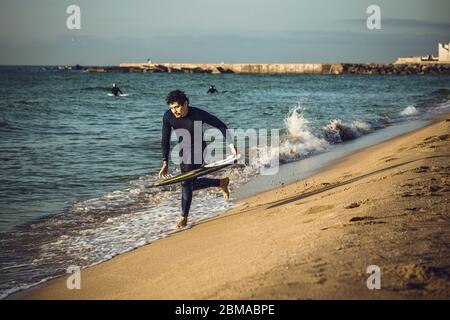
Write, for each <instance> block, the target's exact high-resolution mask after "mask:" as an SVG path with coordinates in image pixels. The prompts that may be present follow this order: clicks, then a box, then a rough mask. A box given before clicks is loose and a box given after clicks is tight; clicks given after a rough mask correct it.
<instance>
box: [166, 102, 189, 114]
mask: <svg viewBox="0 0 450 320" xmlns="http://www.w3.org/2000/svg"><path fill="white" fill-rule="evenodd" d="M169 107H170V111H172V113H173V115H174V116H175V117H176V118H182V117H184V116H186V114H187V111H188V102H187V101H186V102H185V103H184V104H183V105H181V104H180V103H179V102H178V101H175V102H172V103H171V104H170V105H169Z"/></svg>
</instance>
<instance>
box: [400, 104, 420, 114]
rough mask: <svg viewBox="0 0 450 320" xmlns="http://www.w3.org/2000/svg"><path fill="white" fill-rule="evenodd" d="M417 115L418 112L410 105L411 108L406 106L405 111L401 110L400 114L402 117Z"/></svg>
mask: <svg viewBox="0 0 450 320" xmlns="http://www.w3.org/2000/svg"><path fill="white" fill-rule="evenodd" d="M418 113H419V111H417V109H416V107H414V106H413V105H411V106H407V107H406V108H405V109H403V110H402V111H401V112H400V115H401V116H403V117H410V116H415V115H417V114H418Z"/></svg>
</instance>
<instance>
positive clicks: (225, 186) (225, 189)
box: [220, 177, 230, 200]
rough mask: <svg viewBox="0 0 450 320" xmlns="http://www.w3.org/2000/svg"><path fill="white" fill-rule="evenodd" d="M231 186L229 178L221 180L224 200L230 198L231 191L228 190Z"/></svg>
mask: <svg viewBox="0 0 450 320" xmlns="http://www.w3.org/2000/svg"><path fill="white" fill-rule="evenodd" d="M229 184H230V179H229V178H228V177H227V178H223V179H220V188H221V189H222V192H223V198H224V199H225V200H228V199H229V198H230V189H228V185H229Z"/></svg>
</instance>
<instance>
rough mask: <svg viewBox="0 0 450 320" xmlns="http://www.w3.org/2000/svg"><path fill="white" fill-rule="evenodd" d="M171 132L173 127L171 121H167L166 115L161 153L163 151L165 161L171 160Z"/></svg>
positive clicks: (165, 116)
mask: <svg viewBox="0 0 450 320" xmlns="http://www.w3.org/2000/svg"><path fill="white" fill-rule="evenodd" d="M171 130H172V127H171V125H170V122H169V119H167V114H164V117H163V126H162V139H161V151H162V158H163V161H168V160H169V148H170V133H171Z"/></svg>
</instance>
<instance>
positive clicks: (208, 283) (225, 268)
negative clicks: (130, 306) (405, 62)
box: [7, 114, 450, 299]
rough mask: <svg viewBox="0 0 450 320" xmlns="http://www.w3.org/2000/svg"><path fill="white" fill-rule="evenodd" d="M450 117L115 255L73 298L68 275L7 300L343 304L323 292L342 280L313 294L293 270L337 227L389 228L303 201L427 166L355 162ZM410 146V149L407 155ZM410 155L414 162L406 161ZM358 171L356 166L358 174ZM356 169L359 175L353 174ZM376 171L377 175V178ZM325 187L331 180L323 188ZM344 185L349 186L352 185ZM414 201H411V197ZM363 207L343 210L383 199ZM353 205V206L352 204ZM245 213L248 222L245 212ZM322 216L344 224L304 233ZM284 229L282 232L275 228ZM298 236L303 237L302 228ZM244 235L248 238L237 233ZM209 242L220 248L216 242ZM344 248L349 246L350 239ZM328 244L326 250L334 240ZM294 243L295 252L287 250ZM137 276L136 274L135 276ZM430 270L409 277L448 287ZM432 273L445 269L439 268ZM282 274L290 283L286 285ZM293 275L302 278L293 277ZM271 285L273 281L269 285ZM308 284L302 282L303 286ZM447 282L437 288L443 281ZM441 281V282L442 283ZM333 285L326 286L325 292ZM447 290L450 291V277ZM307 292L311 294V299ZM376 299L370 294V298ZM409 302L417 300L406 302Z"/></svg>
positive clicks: (91, 271)
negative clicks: (325, 300) (269, 300)
mask: <svg viewBox="0 0 450 320" xmlns="http://www.w3.org/2000/svg"><path fill="white" fill-rule="evenodd" d="M449 116H450V114H444V115H440V116H438V117H437V119H435V121H433V122H432V123H431V124H428V125H425V126H424V127H421V128H419V129H417V130H414V131H412V132H408V133H404V134H401V135H400V136H396V137H393V138H390V139H388V140H386V141H384V142H381V143H378V144H375V145H371V146H368V147H365V148H363V149H362V150H358V151H355V152H353V153H351V154H349V155H346V156H345V157H344V158H342V159H338V160H337V161H334V162H333V163H332V164H331V165H329V166H326V167H325V168H322V169H320V171H319V172H317V173H315V174H314V175H313V176H310V177H308V178H306V179H304V180H300V181H296V182H293V183H290V184H286V185H284V186H282V187H278V188H276V189H272V190H270V191H265V192H262V193H258V194H256V195H253V196H250V197H246V198H244V199H238V200H237V201H236V205H237V206H235V207H234V208H232V209H231V210H228V211H227V212H225V213H224V214H221V215H219V216H216V217H213V218H209V219H206V220H203V221H201V222H198V223H196V224H194V225H193V226H192V227H191V229H188V230H185V231H183V232H178V233H176V234H173V235H172V236H171V237H168V238H164V239H161V240H157V241H155V242H152V243H150V244H148V245H145V246H143V247H139V248H138V249H135V250H133V251H130V252H127V253H124V254H121V255H119V256H116V257H114V258H113V259H111V260H108V261H106V262H103V263H100V264H98V265H95V266H92V267H90V268H86V269H83V270H82V272H81V274H82V289H81V290H67V289H66V287H65V280H66V277H65V276H62V277H59V278H56V279H53V280H50V281H48V282H46V283H44V284H40V285H37V286H35V287H33V288H30V289H28V290H25V291H21V292H18V293H15V294H12V295H11V296H9V297H7V299H54V298H57V299H84V298H87V299H110V298H113V299H114V298H119V299H125V298H131V299H136V298H137V299H141V298H147V299H205V298H206V299H208V298H218V299H222V298H228V299H229V298H232V299H234V298H241V299H248V298H263V299H265V298H275V299H278V298H288V299H291V298H295V299H297V298H310V297H312V298H333V297H334V298H339V296H334V295H333V292H334V291H333V290H325V289H324V288H325V287H327V286H329V285H330V283H332V282H333V280H331V279H330V278H332V277H326V276H320V277H318V279H315V280H314V281H313V284H315V285H314V286H312V284H311V283H303V282H305V281H306V280H305V278H304V277H303V278H302V277H300V276H299V274H298V271H292V274H291V272H287V271H283V270H289V269H292V268H293V266H297V265H298V266H300V265H304V264H305V263H303V264H302V263H301V262H302V261H303V262H304V260H306V261H308V262H307V263H306V265H309V266H310V267H311V265H313V264H314V263H315V262H314V261H313V260H314V259H313V260H311V261H309V259H307V257H309V256H314V254H313V252H309V255H308V254H307V253H308V252H303V251H305V250H306V251H307V248H309V249H313V248H311V244H310V243H311V240H315V241H318V240H320V239H321V236H320V235H318V234H320V232H318V231H327V230H330V229H331V230H334V229H335V228H337V229H339V228H338V227H335V226H336V225H337V226H339V227H342V226H341V225H343V226H352V227H353V226H356V227H358V226H360V227H361V226H377V227H383V225H384V224H385V223H378V222H377V218H376V217H373V218H370V219H366V218H367V217H371V216H370V215H368V214H367V212H364V215H362V216H355V217H351V218H350V219H349V220H348V219H347V220H348V221H347V220H345V222H342V221H340V222H339V221H338V220H339V217H340V214H336V213H334V214H333V213H330V211H331V210H334V209H335V208H336V205H334V203H335V202H339V201H341V200H342V199H341V198H340V197H337V196H334V197H337V198H336V199H334V200H333V201H328V202H327V201H326V200H327V199H325V201H323V200H321V199H322V198H324V197H325V198H326V197H330V198H333V194H331V195H329V196H325V195H324V196H322V198H320V199H314V201H312V200H311V201H309V202H308V201H306V203H303V202H301V203H298V202H299V201H301V200H303V199H305V198H308V197H312V196H315V195H320V194H321V193H327V192H328V191H330V190H331V191H332V190H333V189H335V188H337V189H342V187H343V186H347V187H346V188H349V187H348V186H351V185H352V184H355V183H358V181H359V180H360V179H368V178H366V177H369V178H370V177H371V176H372V175H373V176H377V175H378V174H382V172H383V171H381V173H371V171H374V170H370V169H376V168H377V167H379V166H380V163H381V164H383V165H385V164H386V163H389V164H393V165H395V164H396V163H397V162H399V160H408V161H411V162H408V161H404V164H403V165H399V167H402V166H414V165H416V162H420V161H421V160H420V159H417V158H416V159H415V158H414V155H411V154H409V155H408V154H405V152H404V151H399V152H396V153H395V152H394V155H396V156H392V157H391V158H389V159H384V160H383V159H377V161H378V162H380V160H381V162H380V163H378V162H377V161H370V160H368V159H365V157H363V158H364V159H363V160H362V161H361V160H360V161H359V162H362V165H361V163H359V164H358V165H356V164H355V163H356V162H357V161H355V160H356V159H355V158H360V157H362V156H363V155H368V154H369V155H371V156H373V155H374V154H379V153H380V151H383V150H384V151H386V150H385V149H388V150H391V149H392V145H397V144H399V143H400V142H401V143H406V142H408V143H409V144H410V145H414V144H415V142H411V141H409V140H411V139H412V138H411V137H412V136H421V135H424V134H425V135H427V134H428V133H427V131H432V130H435V131H436V130H441V131H442V130H444V131H446V133H448V126H449V122H448V121H447V122H446V121H445V119H447V118H448V117H449ZM425 138H426V137H425ZM447 138H448V137H447ZM424 143H425V142H424ZM442 143H444V147H443V148H444V150H446V151H448V141H447V140H445V139H444V140H442ZM412 147H414V146H412ZM401 148H402V147H400V148H398V149H401ZM435 151H436V150H432V151H429V150H427V152H435ZM382 153H383V152H382ZM383 154H384V153H383ZM400 155H402V157H400ZM397 156H398V157H397ZM408 157H409V159H407V158H408ZM411 157H412V158H411ZM381 158H382V157H381ZM390 159H392V160H390ZM430 159H435V160H429V161H437V162H439V161H442V159H440V158H430ZM388 160H389V161H388ZM423 161H425V160H423ZM427 161H428V160H427ZM444 161H445V159H444ZM355 166H356V167H357V168H355ZM428 167H431V166H428ZM395 168H396V167H395V166H394V167H393V168H391V169H389V170H395ZM382 169H383V168H382ZM446 169H447V168H444V169H443V170H444V171H445V170H446ZM383 170H384V169H383ZM386 170H387V169H386ZM389 170H388V171H389ZM352 171H355V172H353V173H351V172H352ZM400 171H401V170H400ZM375 172H377V171H376V170H375ZM405 172H406V171H405ZM355 173H360V175H359V176H361V177H364V178H360V177H358V175H356V174H355ZM343 174H344V175H343ZM397 175H401V174H397ZM355 176H356V177H355ZM343 177H347V180H351V181H345V179H344V181H342V178H343ZM333 178H334V180H335V181H334V183H330V182H328V181H329V180H330V179H331V180H333ZM389 178H392V177H389ZM444 178H445V177H444ZM355 179H356V180H355ZM385 179H388V178H385ZM385 179H382V180H385ZM322 180H327V181H326V182H324V181H322ZM382 180H380V181H381V182H378V184H379V185H378V186H377V188H375V190H378V189H381V190H379V192H383V190H382V189H383V188H384V187H386V188H387V186H383V181H382ZM321 181H322V182H321ZM344 182H345V184H343V183H344ZM445 183H447V180H444V184H445ZM373 184H377V182H376V181H375V182H373ZM346 188H344V191H341V193H343V194H346V192H345V191H346V190H345V189H346ZM445 188H447V189H448V187H445V186H444V187H443V189H445ZM322 189H323V190H322ZM441 189H442V188H441ZM441 189H440V190H441ZM408 192H409V191H408ZM328 193H331V192H328ZM347 193H348V192H347ZM305 195H306V196H305ZM351 196H352V195H351V194H350V195H347V198H348V197H350V198H351ZM405 198H406V199H407V198H409V196H408V197H405ZM368 199H369V198H368ZM366 200H367V199H366ZM364 201H365V200H363V201H362V202H361V203H360V204H359V205H358V206H356V207H355V208H352V209H342V208H339V210H338V211H339V212H340V211H343V212H344V213H348V212H351V211H358V210H360V209H358V208H360V207H366V206H367V204H370V203H372V202H373V203H376V202H381V200H377V201H375V200H373V201H372V200H370V201H367V202H364ZM311 202H317V203H318V204H316V205H313V206H311ZM319 202H320V203H319ZM322 202H324V203H322ZM347 202H350V200H348V201H347ZM392 202H393V201H392ZM297 203H298V204H297ZM308 203H309V204H308ZM352 203H353V202H352ZM355 203H357V202H355ZM300 204H305V206H306V207H305V208H304V209H302V210H301V212H295V211H298V210H299V209H298V208H299V207H298V205H300ZM313 204H314V203H313ZM357 204H358V203H357ZM443 205H444V209H447V207H448V204H447V205H446V204H445V203H444V204H443ZM301 207H302V206H301ZM369 207H370V205H369ZM389 207H390V204H389V202H387V208H389ZM391 207H392V208H393V210H394V211H396V210H397V207H396V206H391ZM394 207H395V208H394ZM335 210H337V209H335ZM417 210H419V209H417ZM447 211H448V210H447ZM244 212H245V213H246V214H243V213H244ZM318 213H327V214H328V218H329V219H330V220H332V221H335V222H336V223H337V224H336V223H335V224H334V225H332V226H328V227H326V226H325V228H326V229H323V227H324V226H322V228H319V229H317V228H313V230H309V229H308V228H307V229H305V228H304V226H302V225H299V224H298V221H296V219H295V217H296V216H297V217H298V218H299V219H300V220H301V219H303V220H304V219H306V220H311V218H312V216H317V214H318ZM402 213H404V210H402ZM352 214H353V213H352ZM279 215H286V216H289V218H288V220H289V221H290V222H291V223H286V221H284V219H280V217H279ZM364 217H366V218H364ZM354 218H358V219H359V220H358V219H356V220H355V219H354ZM261 219H262V220H267V223H266V222H264V221H263V222H261ZM352 219H354V220H352ZM317 220H319V221H314V219H313V220H311V221H307V222H305V221H304V223H303V224H308V223H309V224H312V225H315V224H320V223H322V224H323V223H325V224H327V223H328V221H322V220H323V219H321V218H317ZM275 225H276V226H277V227H278V229H275V230H273V227H274V226H275ZM255 226H256V227H255ZM296 228H297V229H298V230H296ZM236 229H238V230H240V231H241V232H237V231H236ZM283 229H286V233H287V234H285V233H284V232H283ZM344 229H345V228H344ZM298 231H303V233H302V232H300V234H297V232H298ZM248 233H249V234H248ZM316 233H318V234H316ZM329 233H333V232H329ZM447 233H448V232H447ZM266 235H271V236H272V237H269V238H267V237H266ZM341 236H342V235H341V234H340V233H339V232H338V234H337V235H336V234H335V235H334V236H332V238H333V239H334V240H339V239H340V237H341ZM255 238H257V239H255ZM275 239H276V241H275ZM210 240H211V242H209V241H210ZM308 240H309V241H308ZM447 240H448V239H447ZM339 241H342V239H341V240H339ZM339 241H338V242H339ZM261 242H262V243H261ZM313 242H314V241H313ZM299 243H309V245H306V248H304V250H303V251H302V250H300V251H298V248H297V246H298V244H299ZM319 243H320V242H319ZM324 243H327V242H326V241H325V242H324ZM208 244H209V245H208ZM286 244H289V245H288V246H286ZM444 244H445V242H444ZM321 245H324V244H321ZM242 248H247V249H248V251H246V252H239V251H240V250H242ZM255 249H259V250H260V251H261V252H254V251H256V250H255ZM375 249H376V248H375ZM314 251H315V250H314ZM331 251H332V250H331ZM340 251H342V249H341V250H337V252H340ZM219 252H223V255H224V256H223V257H222V256H221V255H220V254H218V253H219ZM173 253H175V254H173ZM205 253H208V254H205ZM331 255H333V254H331ZM444 257H445V259H444V260H446V261H443V262H444V265H445V263H447V264H448V255H444ZM275 258H276V259H275ZM356 258H357V259H361V256H360V255H356ZM328 259H330V257H328ZM291 260H292V261H291ZM294 260H295V261H294ZM324 260H325V259H324ZM280 261H282V263H280ZM345 261H346V259H345V257H343V258H342V259H336V260H335V262H336V263H337V264H338V265H341V262H344V266H345ZM286 263H287V265H288V267H287V269H283V268H284V267H285V266H286ZM299 263H300V264H299ZM130 264H131V265H130ZM291 264H292V265H291ZM319 264H320V263H319ZM183 266H186V267H187V269H188V275H187V279H186V278H184V277H183V273H184V272H185V271H184V272H183V270H184V269H183ZM129 268H130V269H131V270H128V269H129ZM241 268H242V269H241ZM280 268H281V269H280ZM408 268H409V269H408ZM424 268H425V267H422V266H420V265H418V267H417V266H411V265H407V269H408V270H409V271H407V272H409V273H408V274H413V275H415V276H414V277H419V276H421V275H422V274H425V275H422V278H423V279H425V280H427V279H428V278H430V277H431V278H433V277H438V278H439V279H438V280H439V281H442V279H441V278H442V277H439V276H437V275H439V274H444V275H445V274H446V272H447V271H448V270H441V269H439V270H440V271H439V272H434V273H433V272H431V271H430V272H431V273H432V275H430V276H426V273H427V269H426V268H425V269H424ZM433 268H441V267H436V266H433ZM300 269H301V268H300ZM313 269H315V268H313ZM322 269H326V268H324V267H320V266H319V267H317V270H318V272H319V273H323V272H321V271H320V270H322ZM391 269H392V268H391ZM391 269H388V270H391ZM200 270H203V271H204V272H203V273H202V272H200ZM273 270H276V271H277V272H275V273H274V272H273ZM382 270H383V268H382ZM392 270H394V271H392ZM392 270H391V271H390V272H391V273H398V272H401V270H400V271H398V270H397V269H396V268H393V269H392ZM433 270H434V269H433ZM346 271H347V273H348V272H349V271H348V270H346ZM361 272H364V270H363V271H361V270H358V272H357V274H358V276H360V277H361ZM405 272H406V271H405ZM180 273H181V275H180ZM313 273H314V272H313ZM280 274H282V275H283V276H281V278H280ZM293 274H294V275H296V276H293ZM307 274H308V273H307ZM344 274H345V273H344ZM416 274H417V275H418V276H417V275H416ZM436 274H437V275H436ZM292 277H294V278H295V279H296V281H294V282H293V284H290V285H289V284H286V283H285V282H286V279H288V280H289V281H290V280H292V279H291V278H292ZM309 277H310V275H308V276H307V277H306V279H308V278H309ZM352 277H353V278H354V277H355V275H351V276H350V278H352ZM362 277H363V278H366V276H365V275H364V274H362ZM427 277H428V278H427ZM267 278H268V279H270V280H267ZM297 278H298V279H297ZM313 278H314V277H313ZM431 278H430V279H431ZM444 278H445V277H444ZM264 279H266V280H267V281H266V280H264ZM299 279H300V280H301V281H300V282H299ZM433 279H434V278H433ZM438 280H436V281H437V282H439V281H438ZM289 281H288V282H289ZM302 281H303V282H302ZM317 281H318V282H317ZM436 281H434V280H433V281H432V282H433V285H434V284H435V282H436ZM444 281H445V279H444ZM291 282H292V281H291ZM291 282H289V283H291ZM316 282H317V283H316ZM267 283H270V284H271V285H272V287H270V288H271V289H267ZM327 283H328V284H327ZM201 284H203V285H201ZM244 284H245V285H244ZM325 284H327V285H326V286H324V285H325ZM335 284H336V283H334V284H333V285H332V286H331V287H332V288H334V285H335ZM444 284H445V285H447V287H448V279H447V282H446V283H445V282H444ZM84 285H85V286H84ZM280 286H281V287H280ZM299 286H300V287H299ZM306 287H308V290H305V288H306ZM313 287H317V288H313ZM219 288H220V290H219ZM440 289H442V288H440ZM158 290H159V291H158ZM346 290H348V292H347V294H348V297H349V298H358V297H359V295H354V290H353V291H352V289H351V288H349V287H348V286H346ZM415 290H416V289H411V290H409V291H415ZM447 290H448V289H447ZM305 291H306V292H305ZM365 291H368V292H363V293H364V295H363V296H362V297H372V296H370V294H371V293H373V294H374V295H373V297H381V298H383V297H390V298H391V297H393V298H396V295H395V294H394V293H393V292H388V293H389V294H388V295H379V294H378V292H376V291H377V290H375V291H369V290H367V288H365ZM409 291H408V290H405V292H406V293H408V294H411V292H409ZM416 291H417V290H416ZM301 292H303V295H302V294H301ZM307 292H310V293H311V296H304V294H305V293H307ZM405 292H403V293H405ZM359 294H360V293H359ZM368 294H369V296H367V295H368ZM402 297H403V296H402ZM406 297H410V296H409V295H406ZM412 297H419V298H420V295H419V296H415V295H412ZM438 297H444V298H448V297H449V293H448V291H445V290H444V291H443V295H438Z"/></svg>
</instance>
